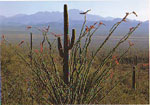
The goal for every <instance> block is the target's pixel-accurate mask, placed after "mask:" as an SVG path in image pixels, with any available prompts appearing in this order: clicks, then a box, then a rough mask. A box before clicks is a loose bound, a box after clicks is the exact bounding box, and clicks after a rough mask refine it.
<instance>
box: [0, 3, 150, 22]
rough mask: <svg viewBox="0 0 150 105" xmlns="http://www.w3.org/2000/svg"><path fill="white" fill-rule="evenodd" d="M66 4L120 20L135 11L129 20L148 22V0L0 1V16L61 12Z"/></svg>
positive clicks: (69, 6) (71, 7) (70, 7)
mask: <svg viewBox="0 0 150 105" xmlns="http://www.w3.org/2000/svg"><path fill="white" fill-rule="evenodd" d="M64 4H68V8H69V9H79V10H82V11H86V10H88V9H91V12H90V14H95V15H100V16H103V17H108V16H111V17H115V18H120V17H123V16H124V15H125V13H126V12H132V11H135V12H136V13H137V14H138V17H137V18H136V17H135V16H134V15H131V16H129V17H128V18H129V19H136V20H140V21H145V20H148V17H149V14H148V13H149V12H150V11H149V7H148V6H149V5H148V4H149V0H97V1H92V0H91V1H90V0H88V1H74V0H72V1H68V0H67V1H63V0H61V1H0V15H2V16H6V17H10V16H14V15H16V14H34V13H36V12H40V11H43V12H44V11H49V12H51V11H60V12H62V11H63V5H64Z"/></svg>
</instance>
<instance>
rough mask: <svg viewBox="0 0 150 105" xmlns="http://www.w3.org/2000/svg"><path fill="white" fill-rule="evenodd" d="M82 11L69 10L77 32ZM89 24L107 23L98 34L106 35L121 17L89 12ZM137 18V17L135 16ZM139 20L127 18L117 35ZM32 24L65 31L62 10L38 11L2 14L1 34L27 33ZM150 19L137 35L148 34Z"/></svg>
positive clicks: (70, 18) (72, 24)
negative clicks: (10, 15) (9, 14)
mask: <svg viewBox="0 0 150 105" xmlns="http://www.w3.org/2000/svg"><path fill="white" fill-rule="evenodd" d="M80 12H83V11H81V10H78V9H71V10H69V25H70V27H69V28H70V29H71V28H76V29H77V32H79V31H80V29H81V26H82V24H83V21H84V15H81V14H80ZM86 17H87V24H86V25H87V26H90V25H92V24H93V23H94V22H100V21H102V22H103V23H105V24H106V27H102V28H100V29H99V30H98V32H97V33H96V35H106V34H108V32H109V29H110V28H111V26H113V24H115V23H116V22H118V21H120V20H121V18H113V17H102V16H99V15H92V14H87V16H86ZM135 19H136V17H135ZM138 23H139V21H138V20H130V19H127V22H124V23H123V24H121V25H120V27H119V28H118V30H116V35H121V34H122V33H125V32H127V31H128V30H129V28H130V27H132V26H135V25H136V24H138ZM28 25H32V26H36V27H42V26H47V25H50V27H51V30H52V31H55V32H58V33H63V13H62V12H58V11H56V12H47V11H46V12H37V13H35V14H31V15H26V14H17V15H15V16H12V17H5V16H0V34H7V33H8V34H9V33H12V34H13V33H14V34H15V33H26V28H25V27H26V26H28ZM148 26H149V21H148V20H147V21H144V22H143V23H142V25H141V26H140V27H139V29H137V31H136V32H135V33H134V34H136V35H144V36H148V33H149V31H148V30H149V29H148Z"/></svg>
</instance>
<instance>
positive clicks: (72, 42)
mask: <svg viewBox="0 0 150 105" xmlns="http://www.w3.org/2000/svg"><path fill="white" fill-rule="evenodd" d="M75 34H76V30H75V29H72V37H71V43H70V45H69V50H70V49H72V47H73V45H74V42H75V37H76V36H75Z"/></svg>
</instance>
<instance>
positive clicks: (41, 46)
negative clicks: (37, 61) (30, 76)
mask: <svg viewBox="0 0 150 105" xmlns="http://www.w3.org/2000/svg"><path fill="white" fill-rule="evenodd" d="M40 49H41V53H42V52H43V44H42V43H41V44H40Z"/></svg>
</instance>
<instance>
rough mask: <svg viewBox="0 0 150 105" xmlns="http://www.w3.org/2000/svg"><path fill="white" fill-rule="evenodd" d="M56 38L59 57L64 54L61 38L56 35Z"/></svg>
mask: <svg viewBox="0 0 150 105" xmlns="http://www.w3.org/2000/svg"><path fill="white" fill-rule="evenodd" d="M57 40H58V51H59V55H60V57H63V56H64V53H63V48H62V43H61V38H60V37H58V39H57Z"/></svg>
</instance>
